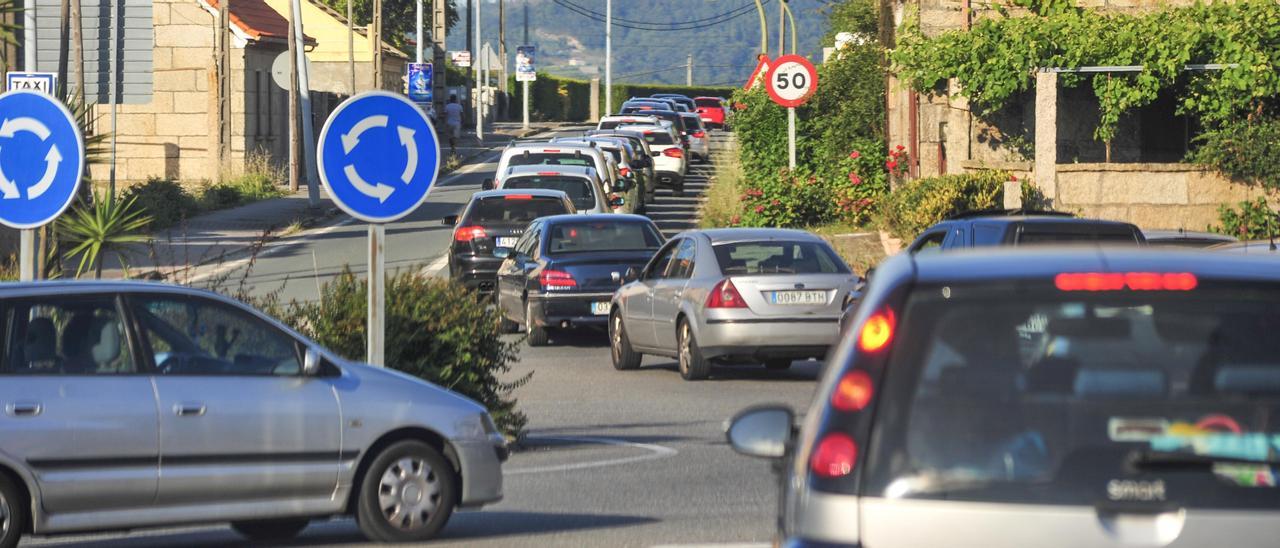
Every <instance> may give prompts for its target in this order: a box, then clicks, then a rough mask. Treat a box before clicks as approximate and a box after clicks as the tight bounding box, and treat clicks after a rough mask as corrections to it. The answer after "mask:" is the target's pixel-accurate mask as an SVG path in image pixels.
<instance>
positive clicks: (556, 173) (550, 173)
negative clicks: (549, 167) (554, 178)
mask: <svg viewBox="0 0 1280 548" xmlns="http://www.w3.org/2000/svg"><path fill="white" fill-rule="evenodd" d="M559 174H560V172H559V171H539V172H538V175H542V176H547V175H559Z"/></svg>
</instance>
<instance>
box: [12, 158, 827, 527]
mask: <svg viewBox="0 0 1280 548" xmlns="http://www.w3.org/2000/svg"><path fill="white" fill-rule="evenodd" d="M493 168H494V166H493V164H492V163H489V164H484V165H483V167H479V168H475V169H474V171H470V172H469V173H465V174H464V175H462V176H460V177H457V178H455V179H454V180H452V181H446V183H447V185H446V186H445V187H443V188H441V189H439V190H438V191H436V193H434V194H433V195H432V197H431V199H430V200H429V202H428V203H427V205H426V206H424V207H423V208H422V210H420V211H419V212H417V213H416V214H414V215H413V216H412V217H411V218H409V219H408V220H407V221H405V222H402V223H398V224H397V225H396V226H395V227H394V228H391V229H389V230H388V231H387V232H388V235H389V242H388V253H389V254H390V255H389V257H388V265H389V267H391V268H395V267H400V268H425V269H427V270H433V269H438V268H439V266H440V263H439V261H437V259H438V257H440V256H442V253H443V250H444V245H445V243H446V242H447V241H448V238H449V236H450V232H449V229H447V228H446V227H443V226H441V225H440V224H439V219H440V217H442V216H443V215H447V214H450V213H453V212H454V210H456V209H457V208H458V207H460V206H461V205H462V204H463V203H464V202H465V200H466V199H467V197H468V196H469V195H470V193H471V192H473V191H475V190H476V189H478V185H479V183H480V181H481V179H483V178H484V177H486V176H490V174H491V170H492V169H493ZM468 169H470V168H468ZM709 172H710V170H709V169H708V168H707V167H697V168H695V170H694V174H693V177H692V178H691V179H690V181H689V183H690V185H689V186H688V188H689V189H691V190H696V191H698V192H699V193H700V191H701V190H702V188H703V187H704V185H705V180H706V175H707V174H708V173H709ZM691 194H692V193H691ZM656 206H657V207H653V208H652V209H651V211H652V212H653V216H654V217H655V220H656V221H658V222H659V223H660V224H661V225H662V226H663V228H664V229H665V230H668V231H676V230H680V229H683V228H687V227H689V226H691V225H692V224H693V215H694V212H695V211H696V207H697V198H696V197H695V198H685V199H675V198H674V197H672V196H671V195H670V193H669V192H667V191H659V195H658V204H656ZM364 236H365V229H364V227H363V226H360V225H345V226H337V227H334V228H330V229H322V230H318V231H314V232H313V233H308V234H305V235H303V236H302V237H301V239H300V240H298V241H293V242H286V243H287V246H288V247H285V248H283V249H282V250H280V251H275V252H272V254H271V255H270V256H268V257H264V258H262V259H260V260H259V262H258V264H257V265H256V266H255V269H254V271H253V273H252V275H251V278H250V279H251V280H252V281H253V282H254V283H256V284H258V286H259V290H260V291H262V290H267V289H266V288H268V287H276V288H280V287H282V288H283V292H284V295H285V296H286V297H291V298H304V299H305V298H315V291H316V289H315V287H316V285H315V284H316V281H315V279H314V278H315V272H318V273H319V274H320V276H321V277H322V278H323V277H326V276H331V275H332V274H333V273H335V272H337V271H338V270H340V269H341V268H342V267H343V265H350V266H351V268H352V269H353V270H356V271H360V270H362V265H363V263H364V260H365V259H364V253H365V248H364ZM313 253H314V255H313ZM313 257H314V259H313ZM313 261H314V262H313ZM433 263H434V264H433ZM424 265H425V266H424ZM286 282H287V283H286ZM281 284H283V285H281ZM553 343H554V344H553V346H549V347H543V348H529V347H524V348H523V349H522V350H521V354H520V361H519V364H518V365H516V367H515V370H514V371H513V372H512V375H513V376H519V375H523V374H525V373H527V372H533V376H532V378H531V380H530V382H529V383H528V384H526V385H525V386H523V387H521V388H520V389H518V391H517V392H516V397H517V398H518V400H519V402H520V406H521V408H522V409H523V410H524V411H525V413H526V414H527V415H528V416H529V427H528V438H527V441H526V443H525V444H524V446H523V447H522V448H520V450H519V451H517V452H516V453H515V454H514V455H513V456H512V458H511V460H510V461H509V462H508V463H507V465H506V467H505V481H506V499H505V500H503V501H502V502H501V503H499V504H496V505H493V506H491V507H488V508H485V509H483V510H480V511H473V512H462V513H459V514H457V515H455V516H454V518H453V519H452V521H451V522H450V523H449V525H448V526H447V527H446V528H445V530H444V533H443V537H442V538H441V539H440V540H439V541H437V542H434V543H432V545H433V546H467V547H489V546H494V547H498V546H502V547H506V546H539V547H542V546H574V547H578V546H645V547H647V546H689V545H711V546H718V547H721V548H724V547H731V546H757V545H759V546H764V545H767V543H768V542H769V541H770V540H771V535H772V531H773V523H774V521H773V516H774V509H775V508H776V505H777V488H776V485H775V482H776V479H775V477H774V475H773V473H772V471H771V465H770V464H769V463H767V462H763V461H758V460H753V459H749V458H745V457H741V456H738V455H737V454H735V453H734V452H733V451H732V450H731V449H730V448H729V447H728V446H727V445H726V444H725V442H724V435H723V425H724V421H725V419H727V418H728V417H730V416H732V415H733V414H734V413H736V412H737V411H739V410H741V409H743V408H745V407H748V406H751V405H754V404H760V403H770V402H772V403H785V404H789V405H791V406H793V407H795V408H798V409H802V408H803V407H804V406H805V405H807V403H808V401H809V400H810V398H811V395H812V392H813V389H814V381H815V380H816V378H817V376H818V373H819V369H820V367H821V366H820V364H818V363H816V362H797V363H796V364H794V366H793V367H792V369H791V370H789V371H785V372H772V371H765V370H764V369H762V368H724V369H717V370H715V371H714V373H713V377H712V378H711V379H710V380H707V381H702V382H685V381H682V380H681V379H680V376H679V374H678V373H677V372H676V370H675V364H674V363H671V362H670V360H665V359H655V358H647V359H646V360H645V362H644V366H643V367H642V368H641V369H640V370H638V371H631V372H619V371H615V370H614V369H613V368H612V366H611V365H610V361H609V348H608V346H607V340H606V339H605V337H604V335H603V334H602V333H595V332H589V331H588V332H582V333H577V334H573V335H569V336H564V337H561V340H555V341H553ZM244 544H245V541H244V540H243V539H242V538H241V537H239V536H237V535H236V534H235V533H233V532H232V531H231V530H230V529H229V528H227V527H225V526H222V527H197V528H187V529H166V530H155V531H140V532H135V533H132V534H111V535H95V536H81V537H61V538H57V537H55V538H46V539H29V540H28V541H27V542H25V543H24V544H23V546H73V545H74V546H91V547H98V548H107V547H112V548H114V547H161V546H166V547H167V546H192V547H223V546H243V545H244ZM293 545H297V546H363V545H366V544H365V542H364V540H363V538H362V537H361V536H360V533H359V530H358V529H357V528H356V526H355V524H354V522H352V521H350V520H333V521H327V522H321V523H315V524H313V525H312V526H311V527H308V529H307V530H306V531H304V532H303V534H302V536H301V537H300V538H299V539H298V540H297V542H295V543H294V544H293Z"/></svg>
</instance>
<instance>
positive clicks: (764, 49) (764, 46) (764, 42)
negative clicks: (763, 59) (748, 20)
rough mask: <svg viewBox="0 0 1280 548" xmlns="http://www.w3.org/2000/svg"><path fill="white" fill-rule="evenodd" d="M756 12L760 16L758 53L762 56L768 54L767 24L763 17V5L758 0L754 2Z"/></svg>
mask: <svg viewBox="0 0 1280 548" xmlns="http://www.w3.org/2000/svg"><path fill="white" fill-rule="evenodd" d="M756 12H758V13H759V14H760V53H761V54H762V55H768V54H769V24H768V23H767V22H766V21H765V17H764V4H763V3H762V2H761V1H760V0H756Z"/></svg>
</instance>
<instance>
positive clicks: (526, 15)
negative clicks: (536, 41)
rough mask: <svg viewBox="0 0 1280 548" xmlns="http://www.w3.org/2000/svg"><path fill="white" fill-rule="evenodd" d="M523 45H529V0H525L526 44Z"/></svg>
mask: <svg viewBox="0 0 1280 548" xmlns="http://www.w3.org/2000/svg"><path fill="white" fill-rule="evenodd" d="M521 44H523V45H526V46H527V45H529V0H524V42H521Z"/></svg>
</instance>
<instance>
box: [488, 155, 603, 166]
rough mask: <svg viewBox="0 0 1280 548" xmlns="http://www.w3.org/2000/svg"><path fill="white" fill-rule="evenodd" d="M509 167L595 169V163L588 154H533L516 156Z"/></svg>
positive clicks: (508, 163) (510, 161) (509, 163)
mask: <svg viewBox="0 0 1280 548" xmlns="http://www.w3.org/2000/svg"><path fill="white" fill-rule="evenodd" d="M507 165H508V166H585V167H595V162H594V161H592V159H591V157H590V156H587V155H586V154H573V153H567V152H531V153H529V154H515V155H512V156H511V159H510V160H509V161H508V162H507Z"/></svg>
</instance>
